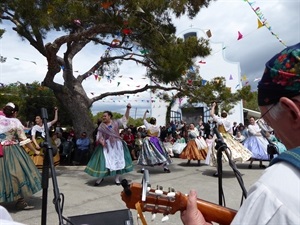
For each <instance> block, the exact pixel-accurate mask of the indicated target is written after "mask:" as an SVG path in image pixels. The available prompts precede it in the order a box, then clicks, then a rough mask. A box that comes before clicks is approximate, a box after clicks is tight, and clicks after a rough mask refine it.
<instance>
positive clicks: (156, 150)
mask: <svg viewBox="0 0 300 225" xmlns="http://www.w3.org/2000/svg"><path fill="white" fill-rule="evenodd" d="M171 162H172V160H171V158H170V156H169V153H168V152H167V150H166V149H165V147H164V145H163V143H162V142H161V141H160V140H159V139H158V138H157V137H145V138H144V139H143V146H142V150H141V151H140V154H139V158H138V160H137V165H141V166H156V165H163V164H165V165H169V164H170V163H171Z"/></svg>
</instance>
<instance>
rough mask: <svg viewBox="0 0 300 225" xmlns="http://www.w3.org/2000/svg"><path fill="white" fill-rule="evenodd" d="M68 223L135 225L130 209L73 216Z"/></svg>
mask: <svg viewBox="0 0 300 225" xmlns="http://www.w3.org/2000/svg"><path fill="white" fill-rule="evenodd" d="M68 219H69V220H70V222H69V223H68V225H87V224H88V225H133V219H132V214H131V212H130V210H129V209H121V210H116V211H108V212H102V213H94V214H86V215H80V216H71V217H69V218H68Z"/></svg>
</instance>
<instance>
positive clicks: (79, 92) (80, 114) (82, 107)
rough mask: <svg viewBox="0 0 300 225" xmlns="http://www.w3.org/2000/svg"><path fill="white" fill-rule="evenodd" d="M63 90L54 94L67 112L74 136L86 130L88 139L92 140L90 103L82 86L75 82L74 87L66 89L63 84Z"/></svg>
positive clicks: (93, 127)
mask: <svg viewBox="0 0 300 225" xmlns="http://www.w3.org/2000/svg"><path fill="white" fill-rule="evenodd" d="M63 90H64V91H63V92H55V96H56V97H57V99H58V100H59V102H60V103H62V104H63V105H64V106H65V108H66V110H67V111H68V113H69V116H70V118H71V120H72V123H73V128H74V131H75V135H76V138H78V137H80V134H81V133H82V132H86V133H87V135H88V136H89V137H90V139H91V140H93V137H92V134H93V131H94V129H95V125H94V124H93V121H92V118H91V116H90V106H91V103H90V100H89V98H88V97H87V96H86V95H85V92H84V89H83V87H82V86H81V85H80V84H79V85H78V84H77V85H76V88H72V89H70V88H68V89H67V90H66V86H65V87H64V89H63ZM83 93H84V94H83Z"/></svg>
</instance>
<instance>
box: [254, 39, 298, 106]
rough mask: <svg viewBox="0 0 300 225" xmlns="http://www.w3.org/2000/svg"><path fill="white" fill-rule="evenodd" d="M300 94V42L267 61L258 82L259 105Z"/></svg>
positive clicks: (269, 103) (273, 102)
mask: <svg viewBox="0 0 300 225" xmlns="http://www.w3.org/2000/svg"><path fill="white" fill-rule="evenodd" d="M299 94H300V43H298V44H296V45H293V46H290V47H287V48H285V49H284V50H283V51H281V52H280V53H278V54H276V55H275V56H274V57H273V58H271V59H270V60H269V61H268V62H267V63H266V68H265V71H264V73H263V76H262V79H261V80H260V82H259V83H258V105H260V106H264V105H271V104H275V103H277V102H278V101H279V99H280V98H281V97H288V98H292V97H294V96H296V95H299Z"/></svg>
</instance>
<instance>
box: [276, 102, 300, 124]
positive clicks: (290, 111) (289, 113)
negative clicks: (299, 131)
mask: <svg viewBox="0 0 300 225" xmlns="http://www.w3.org/2000/svg"><path fill="white" fill-rule="evenodd" d="M279 102H280V103H281V104H282V107H283V108H284V110H285V112H286V113H285V114H286V115H285V117H287V118H288V119H289V120H290V121H291V126H292V127H291V128H294V129H296V128H300V102H298V101H293V100H291V99H289V98H286V97H282V98H280V100H279Z"/></svg>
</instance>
